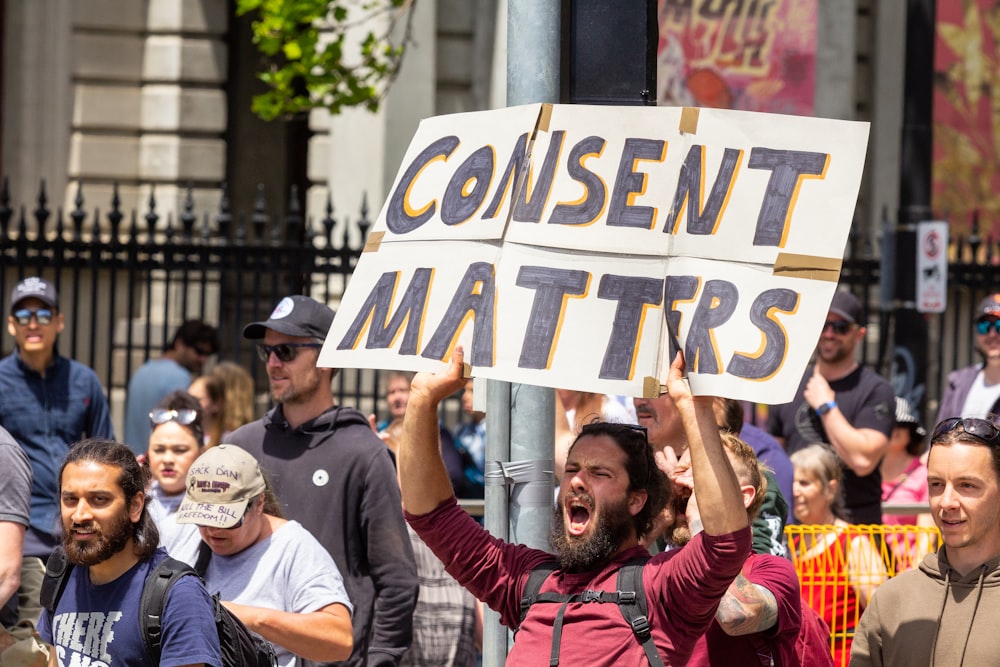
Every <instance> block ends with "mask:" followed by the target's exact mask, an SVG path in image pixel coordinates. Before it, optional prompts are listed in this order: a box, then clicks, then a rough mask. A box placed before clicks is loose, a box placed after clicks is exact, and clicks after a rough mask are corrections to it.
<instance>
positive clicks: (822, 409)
mask: <svg viewBox="0 0 1000 667" xmlns="http://www.w3.org/2000/svg"><path fill="white" fill-rule="evenodd" d="M835 407H837V401H827V402H826V403H824V404H823V405H821V406H819V407H818V408H816V414H818V415H819V416H820V417H822V416H823V415H825V414H826V413H827V412H829V411H830V410H833V409H834V408H835Z"/></svg>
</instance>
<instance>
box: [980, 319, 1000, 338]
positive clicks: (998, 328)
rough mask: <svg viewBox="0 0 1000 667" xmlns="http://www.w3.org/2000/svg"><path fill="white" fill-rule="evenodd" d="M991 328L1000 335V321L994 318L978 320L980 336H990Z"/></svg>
mask: <svg viewBox="0 0 1000 667" xmlns="http://www.w3.org/2000/svg"><path fill="white" fill-rule="evenodd" d="M991 327H992V328H993V331H994V332H995V333H998V334H1000V320H994V319H993V318H985V319H982V320H976V333H978V334H979V335H980V336H985V335H986V334H988V333H989V332H990V328H991Z"/></svg>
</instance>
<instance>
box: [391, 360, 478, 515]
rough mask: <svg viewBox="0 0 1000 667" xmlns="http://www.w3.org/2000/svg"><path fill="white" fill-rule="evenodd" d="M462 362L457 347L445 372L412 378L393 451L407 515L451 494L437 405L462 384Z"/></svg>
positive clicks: (433, 505) (432, 506) (431, 506)
mask: <svg viewBox="0 0 1000 667" xmlns="http://www.w3.org/2000/svg"><path fill="white" fill-rule="evenodd" d="M464 361H465V353H464V351H463V349H462V348H461V347H458V348H455V351H454V352H453V353H452V356H451V363H449V365H448V369H447V370H446V371H444V372H443V373H418V374H417V375H416V377H414V378H413V383H412V385H411V387H410V398H409V401H408V402H407V404H406V416H404V417H403V435H402V442H401V443H400V446H399V452H397V464H398V466H399V489H400V492H401V493H402V496H403V507H404V508H406V511H407V512H409V513H410V514H415V515H420V514H427V513H428V512H430V511H432V510H433V509H435V508H436V507H437V506H438V505H440V504H441V503H442V502H444V501H445V500H447V499H449V498H451V497H452V496H453V495H454V493H455V492H454V489H452V486H451V479H449V477H448V470H447V469H446V468H445V465H444V459H442V458H441V443H440V430H439V428H440V427H439V426H438V405H439V404H440V403H441V401H442V400H444V399H445V398H447V397H448V396H451V395H452V394H454V393H455V392H457V391H459V390H460V389H462V388H464V387H465V378H463V377H462V370H463V368H464Z"/></svg>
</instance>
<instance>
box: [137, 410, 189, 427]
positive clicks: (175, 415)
mask: <svg viewBox="0 0 1000 667" xmlns="http://www.w3.org/2000/svg"><path fill="white" fill-rule="evenodd" d="M197 418H198V411H197V410H192V409H191V408H181V409H180V410H164V409H163V408H156V409H155V410H153V411H151V412H150V413H149V423H150V424H151V425H152V426H159V425H160V424H166V423H167V422H170V421H174V422H177V423H178V424H183V425H185V426H187V425H188V424H191V423H193V422H194V420H195V419H197Z"/></svg>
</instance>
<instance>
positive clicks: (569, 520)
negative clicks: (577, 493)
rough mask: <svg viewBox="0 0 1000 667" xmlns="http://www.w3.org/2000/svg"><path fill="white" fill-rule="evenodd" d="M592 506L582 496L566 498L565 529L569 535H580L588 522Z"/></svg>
mask: <svg viewBox="0 0 1000 667" xmlns="http://www.w3.org/2000/svg"><path fill="white" fill-rule="evenodd" d="M591 513H592V508H591V505H590V503H588V502H587V501H586V500H585V499H583V498H578V497H577V498H567V499H566V529H567V530H568V531H569V534H570V535H582V534H583V533H584V532H585V531H586V530H587V526H588V525H589V524H590V516H591Z"/></svg>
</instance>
